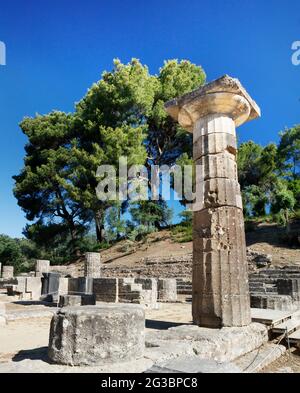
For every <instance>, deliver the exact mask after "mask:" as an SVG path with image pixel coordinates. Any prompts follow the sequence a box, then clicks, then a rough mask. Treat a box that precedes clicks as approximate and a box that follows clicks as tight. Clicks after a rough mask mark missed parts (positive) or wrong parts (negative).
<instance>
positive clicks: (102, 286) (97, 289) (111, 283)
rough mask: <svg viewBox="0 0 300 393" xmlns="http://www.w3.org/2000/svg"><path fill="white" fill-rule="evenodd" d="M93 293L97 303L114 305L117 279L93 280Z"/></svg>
mask: <svg viewBox="0 0 300 393" xmlns="http://www.w3.org/2000/svg"><path fill="white" fill-rule="evenodd" d="M93 293H94V294H95V296H96V300H97V301H98V302H107V303H116V302H117V301H118V279H117V278H96V279H94V280H93Z"/></svg>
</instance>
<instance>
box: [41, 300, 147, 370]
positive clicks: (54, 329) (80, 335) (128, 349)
mask: <svg viewBox="0 0 300 393" xmlns="http://www.w3.org/2000/svg"><path fill="white" fill-rule="evenodd" d="M144 347H145V314H144V310H143V308H142V307H141V306H138V305H124V304H122V305H121V304H118V305H108V304H107V305H101V306H86V307H66V308H63V309H61V310H60V311H59V312H58V313H57V314H56V315H54V317H53V319H52V321H51V327H50V337H49V350H48V354H49V357H50V359H51V360H52V361H54V362H55V363H58V364H69V365H74V366H76V365H77V366H80V365H97V364H98V365H99V364H105V363H114V362H123V361H127V360H133V359H137V358H140V357H142V356H143V353H144Z"/></svg>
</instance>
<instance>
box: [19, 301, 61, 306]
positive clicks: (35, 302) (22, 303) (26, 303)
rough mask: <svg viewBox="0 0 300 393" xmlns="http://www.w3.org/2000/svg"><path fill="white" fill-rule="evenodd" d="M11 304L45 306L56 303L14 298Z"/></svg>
mask: <svg viewBox="0 0 300 393" xmlns="http://www.w3.org/2000/svg"><path fill="white" fill-rule="evenodd" d="M12 303H13V304H20V305H21V306H46V307H57V305H56V303H49V302H43V301H34V300H16V301H14V302H12Z"/></svg>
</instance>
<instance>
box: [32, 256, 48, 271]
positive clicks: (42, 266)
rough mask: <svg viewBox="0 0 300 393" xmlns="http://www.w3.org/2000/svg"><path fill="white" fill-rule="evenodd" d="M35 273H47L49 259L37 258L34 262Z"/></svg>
mask: <svg viewBox="0 0 300 393" xmlns="http://www.w3.org/2000/svg"><path fill="white" fill-rule="evenodd" d="M35 271H36V273H49V271H50V261H48V260H46V259H37V260H36V264H35Z"/></svg>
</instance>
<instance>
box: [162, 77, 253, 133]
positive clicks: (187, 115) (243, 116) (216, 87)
mask: <svg viewBox="0 0 300 393" xmlns="http://www.w3.org/2000/svg"><path fill="white" fill-rule="evenodd" d="M224 92H227V95H229V96H231V100H230V99H228V96H227V97H226V96H225V97H224V94H223V93H224ZM218 93H219V94H220V95H219V97H220V99H219V100H218V99H217V96H218ZM236 95H237V96H238V97H236ZM207 98H208V99H207ZM203 100H206V102H203ZM230 101H231V102H230ZM245 101H246V103H245ZM224 105H225V107H224ZM248 106H249V107H250V108H248ZM165 108H166V111H167V112H168V113H169V115H170V116H172V117H173V118H174V119H175V120H176V121H178V123H179V124H180V125H181V126H182V127H184V128H185V129H186V130H188V131H190V132H193V130H194V128H193V125H194V123H195V122H196V121H197V120H198V119H200V118H202V117H204V116H205V115H209V114H211V113H223V114H225V113H226V114H228V115H229V116H231V117H232V118H233V119H234V121H235V125H236V126H238V125H241V124H242V123H244V122H245V121H249V120H253V119H255V118H257V117H259V116H260V108H259V107H258V105H257V104H256V102H255V101H254V100H253V99H252V98H251V97H250V96H249V94H248V93H247V91H246V90H245V89H244V87H243V86H242V85H241V83H240V81H239V80H238V79H236V78H231V77H230V76H228V75H224V76H222V77H221V78H219V79H216V80H215V81H213V82H210V83H207V84H206V85H205V86H201V87H199V89H196V90H194V91H192V92H191V93H187V94H184V95H183V96H182V97H179V98H175V99H174V100H171V101H169V102H167V103H166V104H165ZM234 112H235V113H234Z"/></svg>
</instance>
